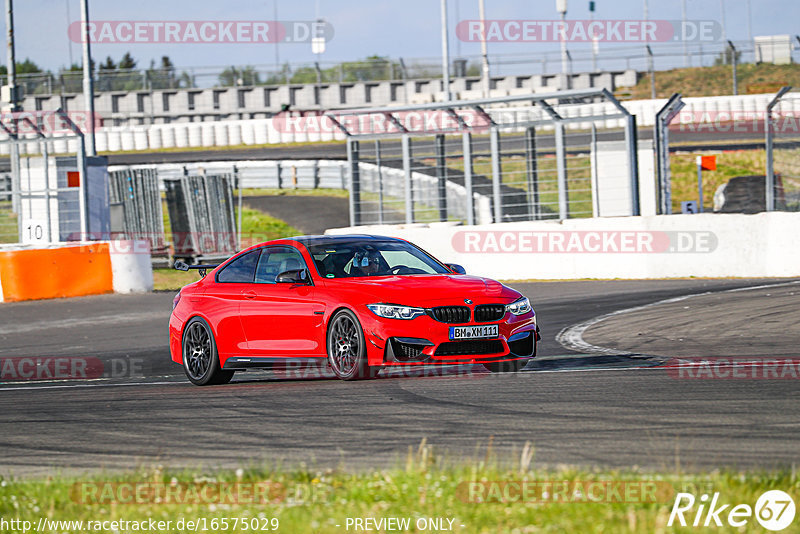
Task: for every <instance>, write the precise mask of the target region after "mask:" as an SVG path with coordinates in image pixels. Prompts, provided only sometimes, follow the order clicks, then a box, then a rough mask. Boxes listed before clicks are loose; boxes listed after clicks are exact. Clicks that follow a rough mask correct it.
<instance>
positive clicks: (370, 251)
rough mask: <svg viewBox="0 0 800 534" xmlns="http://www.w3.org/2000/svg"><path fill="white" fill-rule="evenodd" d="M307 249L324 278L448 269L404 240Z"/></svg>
mask: <svg viewBox="0 0 800 534" xmlns="http://www.w3.org/2000/svg"><path fill="white" fill-rule="evenodd" d="M307 248H308V251H309V252H310V253H311V256H312V257H313V258H314V263H315V264H316V267H317V270H318V272H319V274H320V276H322V277H324V278H350V277H361V276H387V275H400V276H404V275H414V274H447V273H449V272H450V271H448V270H447V269H446V268H445V267H444V266H442V265H441V264H440V263H438V262H437V261H436V260H435V259H433V258H431V257H430V256H428V255H427V254H426V253H424V252H423V251H422V250H420V249H418V248H417V247H415V246H413V245H411V244H410V243H405V242H398V241H372V240H364V241H352V242H343V243H335V244H333V243H332V244H319V245H310V246H308V247H307Z"/></svg>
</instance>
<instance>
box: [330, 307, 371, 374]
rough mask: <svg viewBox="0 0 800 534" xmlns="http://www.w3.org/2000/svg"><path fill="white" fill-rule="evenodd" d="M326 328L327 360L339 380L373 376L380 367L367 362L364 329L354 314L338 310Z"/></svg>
mask: <svg viewBox="0 0 800 534" xmlns="http://www.w3.org/2000/svg"><path fill="white" fill-rule="evenodd" d="M329 324H330V327H329V328H328V362H329V363H330V365H331V369H333V373H334V374H335V375H336V376H337V377H338V378H340V379H341V380H363V379H365V378H375V375H377V374H378V371H379V370H380V368H378V367H370V366H369V364H368V363H367V343H366V340H365V339H364V329H363V328H361V323H359V322H358V317H356V314H355V313H353V312H351V311H350V310H339V311H338V312H336V314H335V315H334V316H333V317H332V318H331V321H330V323H329Z"/></svg>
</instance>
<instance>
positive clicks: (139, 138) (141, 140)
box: [133, 128, 150, 150]
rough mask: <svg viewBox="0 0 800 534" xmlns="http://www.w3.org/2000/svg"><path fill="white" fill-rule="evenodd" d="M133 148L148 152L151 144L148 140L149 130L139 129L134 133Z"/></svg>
mask: <svg viewBox="0 0 800 534" xmlns="http://www.w3.org/2000/svg"><path fill="white" fill-rule="evenodd" d="M133 146H134V148H135V149H136V150H147V149H148V148H150V143H149V142H148V140H147V129H146V128H137V129H136V130H134V132H133Z"/></svg>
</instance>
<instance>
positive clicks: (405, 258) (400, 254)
mask: <svg viewBox="0 0 800 534" xmlns="http://www.w3.org/2000/svg"><path fill="white" fill-rule="evenodd" d="M381 256H383V259H384V260H385V261H386V263H387V264H388V265H389V268H390V269H391V268H392V267H398V266H406V267H410V268H412V269H423V270H425V269H429V266H428V264H427V263H425V262H424V261H422V259H421V258H418V257H416V256H412V255H411V254H409V253H408V252H406V251H404V250H384V251H383V252H381Z"/></svg>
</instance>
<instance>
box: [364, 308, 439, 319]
mask: <svg viewBox="0 0 800 534" xmlns="http://www.w3.org/2000/svg"><path fill="white" fill-rule="evenodd" d="M367 308H369V310H370V311H371V312H372V313H374V314H375V315H377V316H378V317H383V318H385V319H413V318H414V317H419V316H420V315H425V310H424V309H422V308H412V307H410V306H396V305H394V304H367Z"/></svg>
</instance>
